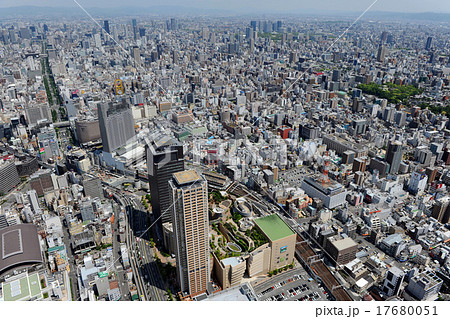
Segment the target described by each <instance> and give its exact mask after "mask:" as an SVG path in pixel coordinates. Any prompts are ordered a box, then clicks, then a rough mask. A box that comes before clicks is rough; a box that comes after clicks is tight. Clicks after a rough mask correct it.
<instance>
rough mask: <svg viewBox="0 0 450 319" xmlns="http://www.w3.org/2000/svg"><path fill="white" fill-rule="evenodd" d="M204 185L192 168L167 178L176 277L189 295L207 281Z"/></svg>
mask: <svg viewBox="0 0 450 319" xmlns="http://www.w3.org/2000/svg"><path fill="white" fill-rule="evenodd" d="M207 184H208V183H207V182H206V180H205V179H204V178H203V177H201V176H200V175H199V174H198V173H197V172H196V171H194V170H188V171H182V172H178V173H175V174H173V179H172V180H171V181H169V188H170V195H171V203H172V204H173V206H172V218H173V231H174V234H175V238H176V260H177V277H178V281H179V284H180V287H181V291H182V292H187V293H189V294H190V295H191V296H195V295H199V294H201V293H203V292H205V291H206V287H207V284H208V282H209V281H210V262H209V245H208V227H209V225H208V185H207Z"/></svg>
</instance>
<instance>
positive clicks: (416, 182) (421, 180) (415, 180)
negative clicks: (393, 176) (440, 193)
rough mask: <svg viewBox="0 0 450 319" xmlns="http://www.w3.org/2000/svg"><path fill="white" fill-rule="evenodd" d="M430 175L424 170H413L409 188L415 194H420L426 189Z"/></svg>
mask: <svg viewBox="0 0 450 319" xmlns="http://www.w3.org/2000/svg"><path fill="white" fill-rule="evenodd" d="M427 181H428V176H427V175H425V173H424V172H413V173H412V174H411V179H410V180H409V184H408V190H409V191H410V192H411V193H413V194H419V193H422V192H423V191H425V188H426V187H427Z"/></svg>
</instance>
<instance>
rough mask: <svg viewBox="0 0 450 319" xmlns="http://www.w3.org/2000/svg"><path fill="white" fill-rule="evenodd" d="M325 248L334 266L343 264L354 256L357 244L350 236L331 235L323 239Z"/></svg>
mask: <svg viewBox="0 0 450 319" xmlns="http://www.w3.org/2000/svg"><path fill="white" fill-rule="evenodd" d="M325 250H326V251H327V252H328V254H329V255H330V256H331V262H332V263H333V264H334V265H335V266H344V265H345V264H348V263H349V262H351V261H352V260H354V259H355V258H356V252H357V251H358V244H357V243H355V241H354V240H353V239H351V238H350V237H346V238H339V237H338V236H331V237H328V239H327V240H326V241H325Z"/></svg>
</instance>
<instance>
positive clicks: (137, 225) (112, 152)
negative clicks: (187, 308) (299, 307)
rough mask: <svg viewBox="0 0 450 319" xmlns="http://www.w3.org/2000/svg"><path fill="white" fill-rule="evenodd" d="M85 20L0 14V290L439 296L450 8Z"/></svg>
mask: <svg viewBox="0 0 450 319" xmlns="http://www.w3.org/2000/svg"><path fill="white" fill-rule="evenodd" d="M79 11H80V10H79ZM94 18H95V19H91V17H89V16H88V15H86V16H84V17H83V18H80V19H69V18H64V17H62V18H57V17H52V18H44V17H35V18H8V17H5V18H1V20H0V108H1V114H0V247H1V257H0V300H2V301H16V300H21V301H24V300H44V301H59V300H62V301H97V300H98V301H100V300H103V301H116V300H122V301H135V300H136V301H138V300H141V301H176V300H179V301H241V300H242V301H272V300H273V301H316V300H317V301H372V300H375V301H385V300H393V301H403V300H405V301H411V300H412V301H433V300H449V299H450V195H449V190H447V187H449V186H450V169H449V168H450V119H449V117H448V116H447V114H449V113H450V23H449V20H447V21H443V22H440V21H439V20H437V21H408V20H395V19H390V20H386V19H380V20H375V19H365V18H362V19H360V20H358V21H355V18H356V17H344V16H340V17H337V18H335V17H332V16H329V17H327V18H326V19H323V18H321V19H319V18H317V17H314V16H311V17H308V16H301V17H293V16H292V17H283V16H279V17H278V16H273V17H270V16H266V17H248V16H244V17H237V16H236V17H213V16H210V17H209V16H201V17H189V16H156V15H155V16H148V17H147V16H115V17H107V16H104V17H98V16H95V17H94Z"/></svg>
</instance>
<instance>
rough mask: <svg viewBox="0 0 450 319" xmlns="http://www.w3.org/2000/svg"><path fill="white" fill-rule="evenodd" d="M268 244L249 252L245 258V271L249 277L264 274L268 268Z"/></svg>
mask: <svg viewBox="0 0 450 319" xmlns="http://www.w3.org/2000/svg"><path fill="white" fill-rule="evenodd" d="M269 245H270V244H269V243H267V244H264V245H262V246H260V247H258V248H256V249H255V250H254V251H252V252H251V253H250V256H249V257H248V259H247V271H248V275H249V276H250V277H253V276H257V275H261V274H266V273H268V272H269V268H270V255H271V249H270V246H269Z"/></svg>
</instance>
